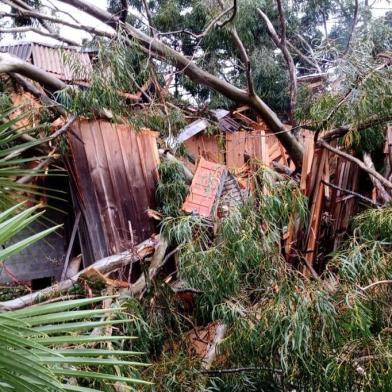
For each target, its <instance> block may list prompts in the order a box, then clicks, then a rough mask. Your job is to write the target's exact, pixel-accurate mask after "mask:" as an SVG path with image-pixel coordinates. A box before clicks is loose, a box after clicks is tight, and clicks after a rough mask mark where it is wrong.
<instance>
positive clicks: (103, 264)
mask: <svg viewBox="0 0 392 392" xmlns="http://www.w3.org/2000/svg"><path fill="white" fill-rule="evenodd" d="M158 242H159V236H156V237H153V238H149V239H148V240H146V241H144V242H142V243H140V244H139V245H137V246H136V247H135V249H134V250H132V251H125V252H122V253H120V254H117V255H113V256H108V257H105V258H103V259H101V260H98V261H96V262H95V263H93V264H91V265H90V266H89V267H87V268H85V269H83V270H82V271H80V272H78V273H77V274H76V275H74V276H73V277H72V278H70V279H66V280H64V281H62V282H59V283H56V284H55V285H53V286H50V287H47V288H45V289H43V290H39V291H36V292H34V293H31V294H27V295H24V296H22V297H19V298H15V299H12V300H10V301H5V302H0V311H7V310H16V309H21V308H24V307H26V306H29V305H32V304H34V303H35V302H37V301H39V300H40V299H46V298H48V297H53V296H58V295H60V294H61V293H63V292H64V291H67V290H69V289H70V288H72V286H73V285H74V284H75V283H76V282H77V281H78V278H79V276H81V275H83V274H86V273H88V271H89V270H91V269H94V270H96V271H98V272H100V273H102V274H105V273H108V272H112V271H114V270H116V269H118V268H121V267H123V266H125V265H127V264H129V263H133V262H137V261H139V260H140V259H143V258H144V257H146V256H148V255H151V254H152V253H153V252H154V250H155V248H156V246H157V244H158Z"/></svg>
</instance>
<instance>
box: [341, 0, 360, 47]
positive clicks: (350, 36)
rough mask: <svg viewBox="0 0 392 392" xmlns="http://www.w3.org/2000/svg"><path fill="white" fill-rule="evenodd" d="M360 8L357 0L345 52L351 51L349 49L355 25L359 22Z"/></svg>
mask: <svg viewBox="0 0 392 392" xmlns="http://www.w3.org/2000/svg"><path fill="white" fill-rule="evenodd" d="M358 10H359V1H358V0H355V9H354V16H353V23H352V25H351V29H350V34H349V36H348V40H347V46H346V50H345V51H344V54H346V53H347V52H348V51H349V49H350V45H351V41H352V39H353V36H354V30H355V26H356V25H357V22H358Z"/></svg>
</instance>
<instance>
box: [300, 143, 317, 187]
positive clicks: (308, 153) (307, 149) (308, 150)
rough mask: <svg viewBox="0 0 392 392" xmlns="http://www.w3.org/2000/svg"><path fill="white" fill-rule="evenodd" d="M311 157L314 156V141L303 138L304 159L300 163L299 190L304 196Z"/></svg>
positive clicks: (310, 166)
mask: <svg viewBox="0 0 392 392" xmlns="http://www.w3.org/2000/svg"><path fill="white" fill-rule="evenodd" d="M313 156H314V141H313V139H311V138H305V144H304V158H303V163H302V171H301V182H300V189H301V191H302V192H304V193H305V194H306V185H307V179H308V177H309V174H310V170H311V168H312V162H313Z"/></svg>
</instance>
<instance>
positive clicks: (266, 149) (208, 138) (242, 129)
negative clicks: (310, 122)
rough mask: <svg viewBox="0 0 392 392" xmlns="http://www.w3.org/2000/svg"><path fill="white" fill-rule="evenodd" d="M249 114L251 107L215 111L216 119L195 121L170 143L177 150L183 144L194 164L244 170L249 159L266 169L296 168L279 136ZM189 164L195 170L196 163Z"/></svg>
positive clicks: (188, 162)
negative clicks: (200, 160)
mask: <svg viewBox="0 0 392 392" xmlns="http://www.w3.org/2000/svg"><path fill="white" fill-rule="evenodd" d="M248 111H249V108H248V107H247V106H243V107H240V108H238V109H236V110H233V111H232V112H230V111H228V110H224V109H219V110H212V111H211V117H212V120H208V119H206V118H200V119H197V120H196V121H193V122H192V123H190V124H189V125H187V126H186V127H185V128H184V129H183V130H182V131H181V132H180V133H179V134H178V135H177V137H176V138H174V139H173V140H169V144H170V145H171V146H172V147H176V146H178V145H179V144H181V143H182V144H183V145H184V147H185V149H186V151H187V153H188V154H189V155H190V157H191V158H192V160H193V162H196V161H197V159H198V158H200V157H203V158H204V159H206V160H208V161H210V162H214V163H219V164H223V165H226V166H227V168H228V169H229V170H237V169H241V168H242V167H243V165H244V164H245V163H246V162H248V161H249V160H256V161H259V162H261V163H262V164H264V165H266V166H270V165H271V164H272V162H276V163H278V164H282V165H286V166H289V167H291V168H293V167H294V166H293V165H292V163H291V162H290V159H289V157H288V154H287V152H286V151H285V149H284V147H283V146H282V144H281V143H280V142H279V141H278V139H277V137H276V136H275V135H274V134H273V133H272V132H271V130H269V129H268V127H267V125H266V124H265V123H264V122H263V121H261V120H259V121H257V120H254V119H252V118H250V116H247V115H246V114H245V113H246V112H248ZM288 127H289V126H288ZM185 163H186V165H187V166H188V167H189V168H191V169H192V170H194V169H195V164H194V163H192V162H190V161H189V160H187V161H186V162H185Z"/></svg>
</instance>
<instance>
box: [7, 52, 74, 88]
mask: <svg viewBox="0 0 392 392" xmlns="http://www.w3.org/2000/svg"><path fill="white" fill-rule="evenodd" d="M1 72H5V73H19V74H21V75H23V76H26V77H27V78H29V79H32V80H35V81H36V82H38V83H40V84H42V85H43V86H44V87H45V88H46V89H47V90H49V91H50V92H52V93H53V92H55V91H59V90H63V89H64V88H66V87H67V85H66V84H65V83H64V82H62V81H61V80H60V79H57V78H56V77H54V76H52V75H50V74H49V73H47V72H45V71H42V70H41V69H40V68H38V67H35V66H34V65H32V64H29V63H27V62H26V61H23V60H21V59H20V58H19V57H16V56H13V55H11V54H8V53H0V73H1Z"/></svg>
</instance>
